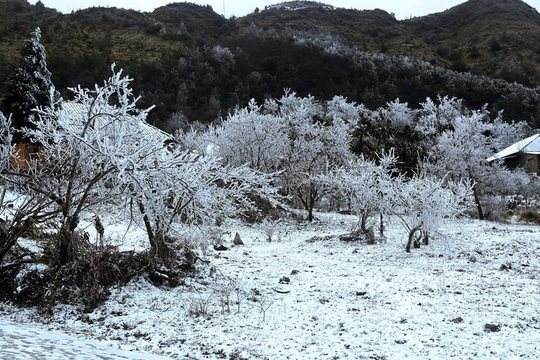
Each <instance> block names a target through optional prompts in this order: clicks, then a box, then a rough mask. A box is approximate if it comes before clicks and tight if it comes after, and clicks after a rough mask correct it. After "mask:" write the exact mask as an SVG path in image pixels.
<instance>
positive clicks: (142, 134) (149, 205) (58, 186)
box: [21, 66, 274, 264]
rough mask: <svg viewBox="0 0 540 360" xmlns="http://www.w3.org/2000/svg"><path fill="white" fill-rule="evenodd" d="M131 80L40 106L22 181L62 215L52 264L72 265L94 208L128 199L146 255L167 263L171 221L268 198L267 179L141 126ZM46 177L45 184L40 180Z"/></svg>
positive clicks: (114, 80)
mask: <svg viewBox="0 0 540 360" xmlns="http://www.w3.org/2000/svg"><path fill="white" fill-rule="evenodd" d="M130 82H131V79H130V78H128V77H123V76H122V71H119V72H115V71H114V66H113V75H112V76H111V77H110V78H109V79H107V80H106V81H105V82H104V84H103V85H102V86H97V85H96V86H95V88H94V89H83V88H81V87H77V88H72V89H70V90H71V91H72V92H73V95H74V100H73V102H71V103H67V104H66V103H64V104H63V107H62V109H58V106H56V104H55V103H54V99H51V104H52V105H51V106H48V107H45V108H40V109H39V110H38V111H37V112H36V114H37V118H36V119H35V120H33V124H34V129H25V131H26V133H27V134H28V136H29V137H30V139H31V140H32V141H34V142H36V143H39V144H42V145H41V150H40V156H39V158H38V159H34V160H33V163H32V164H29V165H30V166H29V168H30V169H31V173H35V176H31V177H29V176H22V177H21V179H22V180H23V181H25V182H28V183H29V184H30V185H32V186H30V187H29V189H30V190H29V194H37V195H43V194H47V196H48V197H49V198H50V199H53V200H54V202H55V203H54V206H55V208H56V209H58V212H59V213H60V215H61V224H60V232H59V236H58V237H57V238H58V257H59V259H58V262H59V263H60V264H65V263H67V262H69V261H70V257H71V253H70V249H71V248H72V241H73V239H74V236H73V235H74V233H75V231H76V229H77V226H78V223H79V218H80V215H81V213H82V212H83V211H84V210H86V209H88V208H90V207H91V206H93V205H97V204H103V203H106V202H108V201H111V200H115V199H126V198H127V199H128V200H131V201H128V202H127V203H128V204H131V205H134V207H135V209H137V210H138V211H137V212H138V213H139V214H140V219H141V223H142V224H144V226H145V228H146V230H147V234H148V239H149V242H150V249H151V251H152V255H153V256H155V257H157V258H161V259H162V260H164V261H165V260H167V259H168V257H169V255H171V252H170V251H169V250H170V249H169V248H168V245H167V242H166V240H167V239H170V238H173V237H174V236H173V235H171V233H170V232H171V229H173V223H175V222H180V221H181V222H184V223H199V222H200V221H203V220H208V219H209V218H213V219H215V218H216V217H221V216H223V215H230V214H231V213H232V212H233V210H232V209H233V207H235V206H236V209H240V208H242V207H244V208H245V207H249V206H250V202H249V200H247V195H248V193H252V192H258V193H259V194H262V193H264V194H271V193H273V191H274V190H273V188H271V187H269V186H267V183H268V181H267V180H266V176H265V175H261V174H259V173H257V172H255V171H253V170H251V169H247V168H236V167H224V166H222V164H221V162H220V160H219V159H217V158H215V157H213V156H211V155H207V154H196V153H192V152H186V151H185V150H182V149H181V148H180V147H179V146H176V145H175V144H174V143H171V142H172V138H170V137H169V136H167V135H166V134H164V133H163V132H161V131H159V130H157V129H155V128H151V127H149V126H148V125H147V124H146V121H145V119H146V116H147V113H148V111H149V110H150V109H144V110H141V109H139V108H138V107H137V102H138V100H139V98H138V97H135V96H134V95H133V91H132V89H131V88H130V86H129V85H130ZM39 179H47V182H45V183H43V182H41V183H40V182H38V181H39Z"/></svg>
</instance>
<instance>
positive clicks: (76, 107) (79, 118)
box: [62, 101, 173, 142]
mask: <svg viewBox="0 0 540 360" xmlns="http://www.w3.org/2000/svg"><path fill="white" fill-rule="evenodd" d="M62 111H66V112H69V113H70V115H73V116H71V118H72V119H73V123H72V124H71V126H72V127H73V129H77V128H79V127H80V126H81V125H82V124H83V123H84V121H85V119H86V108H85V107H84V105H83V104H80V103H76V102H72V101H69V102H64V103H62ZM96 121H97V122H98V123H99V122H103V125H105V121H108V120H106V119H105V118H104V117H98V118H97V119H96ZM125 130H126V129H125V128H124V131H125ZM139 130H140V134H141V135H142V136H147V137H149V138H150V137H153V138H156V139H157V140H161V141H163V142H165V141H168V140H172V139H173V137H172V136H171V135H170V134H168V133H166V132H165V131H162V130H160V129H158V128H157V127H155V126H152V125H150V124H148V123H146V122H144V123H142V122H141V128H140V129H139ZM124 135H126V134H124Z"/></svg>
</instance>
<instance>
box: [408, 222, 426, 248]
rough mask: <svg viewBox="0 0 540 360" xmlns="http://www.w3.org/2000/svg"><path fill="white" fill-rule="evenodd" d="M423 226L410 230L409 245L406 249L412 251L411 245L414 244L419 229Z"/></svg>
mask: <svg viewBox="0 0 540 360" xmlns="http://www.w3.org/2000/svg"><path fill="white" fill-rule="evenodd" d="M421 228H422V226H421V225H419V226H417V227H415V228H414V229H412V230H411V231H410V232H409V241H408V242H407V246H406V247H405V251H406V252H411V247H412V246H413V245H414V242H415V239H416V237H415V234H416V233H417V232H419V231H421V230H420V229H421Z"/></svg>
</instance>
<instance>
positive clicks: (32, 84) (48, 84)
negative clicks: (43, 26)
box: [2, 27, 58, 129]
mask: <svg viewBox="0 0 540 360" xmlns="http://www.w3.org/2000/svg"><path fill="white" fill-rule="evenodd" d="M40 41H41V30H40V28H39V27H38V28H36V30H35V31H34V32H32V37H31V38H30V39H27V40H25V42H24V47H23V49H22V51H21V57H22V58H21V62H20V65H19V67H18V68H17V69H16V70H15V74H14V75H13V76H12V77H11V79H10V80H9V81H8V84H7V94H6V96H5V98H4V100H3V102H2V109H3V111H4V113H5V114H11V116H12V121H13V126H14V128H16V129H20V128H22V127H30V125H31V124H30V122H29V120H30V119H31V118H32V117H33V116H34V115H33V111H32V110H33V109H35V108H36V107H38V106H40V105H50V91H51V89H53V91H54V85H53V83H52V81H51V72H50V71H49V69H48V68H47V58H46V53H45V48H44V47H43V45H42V44H41V42H40ZM54 93H55V94H56V91H55V92H54ZM55 96H58V95H55Z"/></svg>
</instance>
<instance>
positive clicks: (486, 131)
mask: <svg viewBox="0 0 540 360" xmlns="http://www.w3.org/2000/svg"><path fill="white" fill-rule="evenodd" d="M488 120H489V118H488V112H487V110H485V109H483V110H481V111H472V112H470V113H469V115H459V116H456V117H455V118H453V119H451V120H450V121H449V124H448V129H446V130H444V131H443V132H442V133H440V134H439V135H438V136H437V137H435V142H434V146H433V147H432V148H431V149H430V151H429V157H428V160H427V163H426V164H424V166H425V168H426V169H428V170H429V171H430V172H432V173H433V174H438V175H439V176H446V174H448V176H449V177H450V178H451V179H454V180H459V179H464V180H465V181H467V182H471V183H473V184H474V185H473V186H472V188H471V190H472V195H473V196H474V200H475V204H476V208H477V211H478V218H479V219H481V220H482V219H484V218H485V217H486V214H485V209H484V206H483V203H484V201H485V198H486V197H487V196H490V195H493V194H498V193H501V192H502V193H504V192H512V191H515V188H516V186H518V185H519V184H526V183H528V181H529V180H528V178H527V176H525V174H524V173H523V172H522V171H509V170H508V169H506V168H505V167H504V166H499V165H498V164H497V165H495V166H493V164H490V163H488V162H487V161H486V159H487V158H488V157H489V156H490V155H491V154H493V153H494V149H500V148H501V144H502V143H503V141H506V139H504V138H502V137H501V136H499V135H500V134H505V133H508V132H509V131H508V127H513V129H514V131H513V133H518V134H519V133H521V131H520V130H521V129H523V126H522V125H520V124H514V125H508V124H503V123H502V121H500V119H496V120H495V121H493V122H490V121H488ZM514 136H515V134H514Z"/></svg>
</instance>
